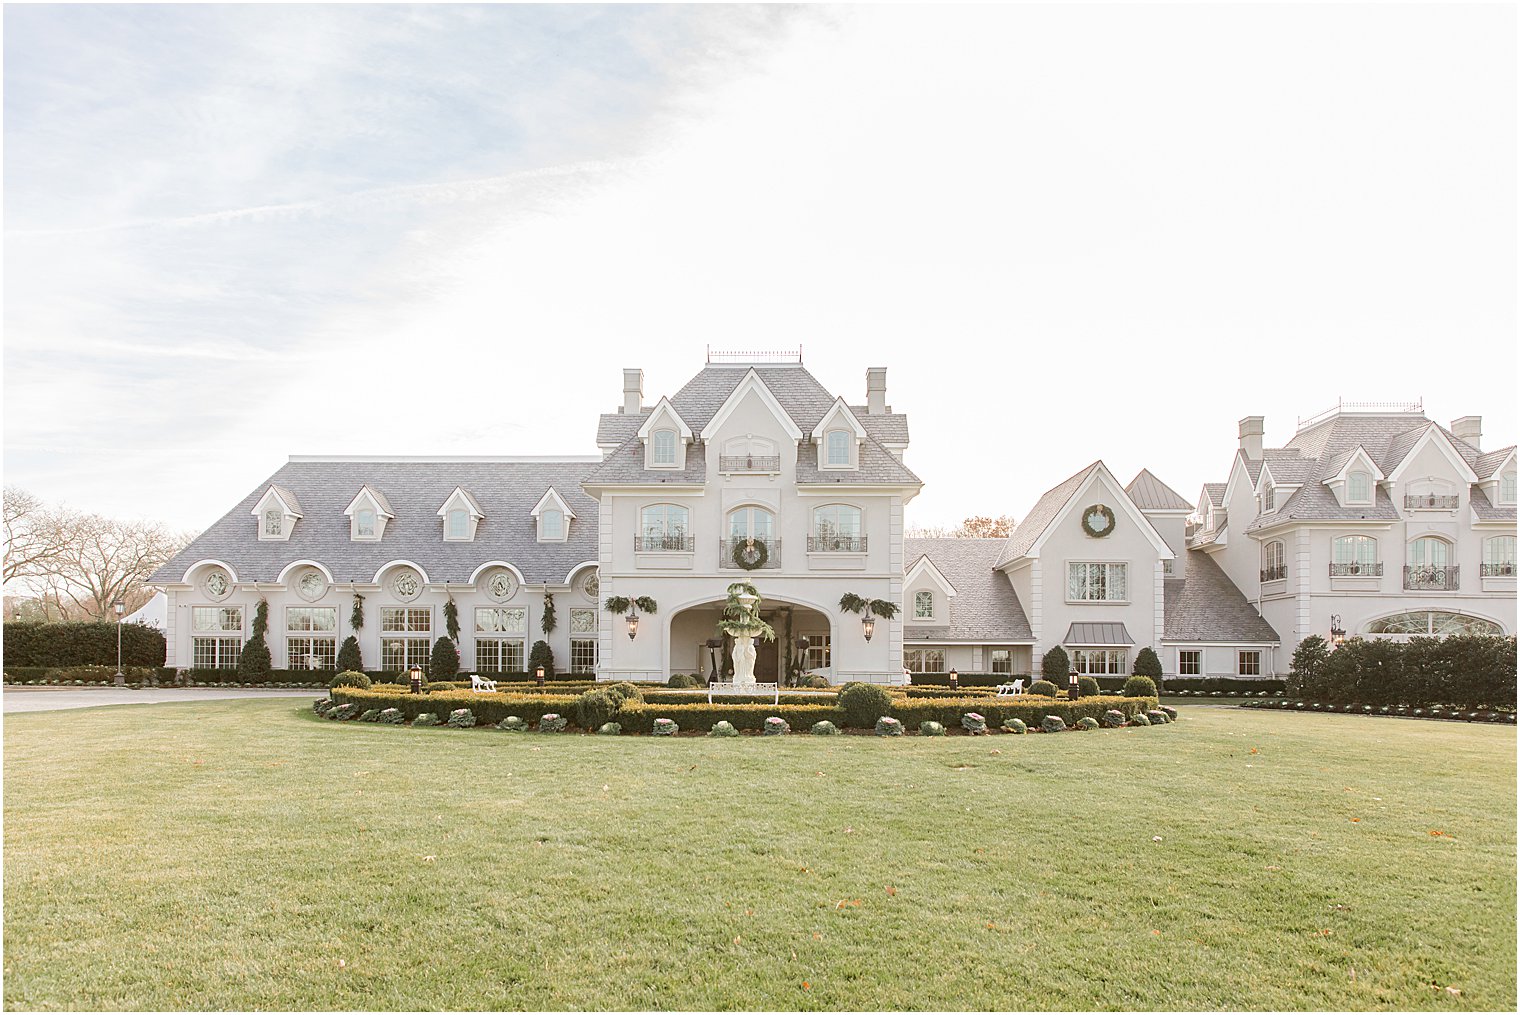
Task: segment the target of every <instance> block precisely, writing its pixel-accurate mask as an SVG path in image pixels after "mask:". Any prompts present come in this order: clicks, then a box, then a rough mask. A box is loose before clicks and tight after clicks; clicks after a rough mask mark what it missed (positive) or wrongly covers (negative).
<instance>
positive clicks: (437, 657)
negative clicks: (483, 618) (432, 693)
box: [428, 635, 459, 680]
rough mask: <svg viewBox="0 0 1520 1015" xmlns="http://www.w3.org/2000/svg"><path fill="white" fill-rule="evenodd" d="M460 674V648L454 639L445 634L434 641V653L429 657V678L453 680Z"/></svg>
mask: <svg viewBox="0 0 1520 1015" xmlns="http://www.w3.org/2000/svg"><path fill="white" fill-rule="evenodd" d="M458 675H459V649H458V648H457V647H455V645H454V641H453V639H451V638H450V637H449V636H448V635H444V636H443V637H442V638H439V639H438V640H437V641H435V642H433V654H432V656H431V657H430V658H429V659H428V679H429V680H453V679H454V678H455V677H456V676H458Z"/></svg>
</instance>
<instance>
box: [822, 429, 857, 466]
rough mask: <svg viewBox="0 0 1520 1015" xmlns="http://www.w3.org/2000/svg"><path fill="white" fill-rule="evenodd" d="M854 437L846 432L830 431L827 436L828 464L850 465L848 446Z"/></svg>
mask: <svg viewBox="0 0 1520 1015" xmlns="http://www.w3.org/2000/svg"><path fill="white" fill-rule="evenodd" d="M853 437H854V435H853V434H851V433H850V431H848V430H830V431H829V436H828V463H829V464H830V465H849V464H850V444H851V442H852V440H853Z"/></svg>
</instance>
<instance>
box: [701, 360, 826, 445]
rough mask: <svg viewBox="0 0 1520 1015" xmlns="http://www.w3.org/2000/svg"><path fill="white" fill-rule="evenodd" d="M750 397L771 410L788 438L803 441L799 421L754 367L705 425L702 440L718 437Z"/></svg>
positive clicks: (735, 386)
mask: <svg viewBox="0 0 1520 1015" xmlns="http://www.w3.org/2000/svg"><path fill="white" fill-rule="evenodd" d="M749 395H754V396H756V397H757V398H759V399H760V401H761V402H762V403H764V405H765V406H766V407H767V408H768V409H770V411H771V415H773V416H775V417H776V421H777V422H778V423H780V424H781V429H782V430H783V431H784V432H785V433H786V435H787V436H788V437H790V438H791V439H792V440H801V439H802V435H803V432H804V431H803V430H802V429H801V428H800V427H798V425H797V421H796V420H795V419H793V418H792V416H791V414H790V413H789V412H787V411H786V408H785V407H784V406H782V404H781V402H780V401H779V400H778V399H777V398H776V395H775V393H774V392H772V391H771V389H770V387H769V386H767V385H766V383H765V380H764V378H762V377H761V376H760V373H759V371H757V370H756V369H755V368H754V367H751V368H750V369H749V370H748V371H747V372H746V373H745V374H744V376H743V377H742V378H740V379H739V383H738V384H736V385H734V389H733V390H732V391H730V392H729V393H728V397H727V398H725V399H724V400H723V404H722V405H720V406H718V408H717V411H715V412H714V413H713V414H712V418H710V419H709V420H708V421H707V422H706V423H705V424H703V426H702V431H701V433H702V439H703V440H704V441H707V440H711V439H712V438H713V437H715V436H717V433H718V430H719V429H721V428H722V426H723V424H724V423H725V422H726V421H727V420H728V417H729V416H730V415H732V414H733V412H734V410H735V409H737V408H738V407H739V405H740V403H742V402H743V401H744V399H745V398H746V397H748V396H749Z"/></svg>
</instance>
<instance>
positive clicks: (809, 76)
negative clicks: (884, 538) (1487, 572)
mask: <svg viewBox="0 0 1520 1015" xmlns="http://www.w3.org/2000/svg"><path fill="white" fill-rule="evenodd" d="M4 19H5V25H4V27H5V32H4V41H5V72H4V73H5V80H4V85H5V93H4V100H5V351H4V352H5V356H4V360H5V363H4V365H5V378H4V393H5V414H4V421H5V481H6V482H7V483H8V484H18V485H21V486H23V487H25V488H28V489H30V490H32V491H33V492H35V493H37V494H39V495H41V496H42V497H44V498H45V499H48V500H53V501H66V502H67V503H69V504H71V505H73V506H75V507H80V508H88V509H91V510H99V511H103V512H106V513H111V514H116V515H121V516H147V517H155V518H161V519H163V520H165V521H168V522H170V523H172V524H173V525H175V526H177V527H183V528H188V529H199V528H202V527H204V526H206V525H207V524H209V523H210V522H212V521H213V520H215V519H216V518H217V517H219V516H220V515H221V514H222V513H224V512H225V511H226V510H227V508H228V507H229V506H230V505H231V504H232V503H234V502H235V501H237V500H238V499H239V498H240V497H242V496H243V495H244V494H245V493H247V492H248V491H249V490H251V489H252V488H254V487H256V486H258V485H259V483H260V481H261V480H262V479H264V478H265V477H266V476H267V475H268V474H269V473H271V472H272V471H274V469H276V468H277V467H278V466H279V465H280V463H281V462H282V461H284V459H285V456H287V455H289V454H321V453H356V454H358V453H363V454H383V453H398V454H426V453H440V454H472V453H478V454H548V453H570V454H586V453H594V452H595V450H596V449H595V446H594V440H593V438H594V434H595V425H596V414H597V413H598V412H605V411H612V410H613V409H614V408H615V407H616V405H617V403H618V401H619V399H620V388H621V374H620V370H621V368H623V367H625V366H641V367H643V368H644V369H645V371H646V374H647V380H646V388H645V390H646V394H647V395H648V396H649V400H650V401H653V400H654V398H655V397H657V396H659V395H660V394H668V393H673V392H674V391H675V390H676V389H677V388H679V387H680V386H681V384H682V383H684V381H685V380H686V379H687V378H688V377H689V376H690V375H691V374H692V373H693V372H695V371H696V370H697V369H698V368H700V366H701V364H702V362H703V356H704V350H705V348H706V347H707V346H709V345H711V346H713V347H714V348H718V349H748V348H759V349H795V348H796V347H798V346H801V347H802V348H803V351H804V358H805V361H806V363H807V365H808V366H809V367H810V369H812V370H813V372H814V373H815V374H816V375H817V376H818V377H819V379H820V380H822V381H823V382H824V384H825V385H827V386H829V387H830V388H832V389H834V390H836V391H838V392H839V393H841V394H844V395H846V396H847V397H848V398H849V399H850V400H851V401H861V400H863V399H864V392H865V370H866V367H868V366H874V365H884V366H887V367H888V368H889V373H888V395H889V400H890V401H891V402H892V404H893V405H894V407H895V408H896V409H897V410H899V411H906V412H908V413H909V414H910V422H911V425H912V428H913V446H912V448H911V449H910V450H909V463H910V464H911V465H912V466H913V467H914V468H915V469H916V470H917V471H918V472H919V474H920V475H921V476H923V477H924V479H925V480H926V481H927V487H926V489H925V492H924V493H923V495H922V496H920V497H919V498H918V500H916V501H915V502H914V503H913V505H911V506H910V508H909V520H910V522H916V523H918V524H952V523H954V522H955V521H957V520H959V519H960V518H962V517H963V516H965V515H967V514H970V513H1003V512H1010V513H1014V514H1016V515H1022V514H1023V513H1024V512H1025V511H1027V510H1028V509H1029V507H1030V506H1031V504H1032V503H1033V502H1034V500H1035V499H1036V498H1037V497H1038V495H1039V494H1040V493H1041V492H1042V491H1043V490H1045V489H1046V488H1048V487H1050V486H1052V485H1054V484H1055V483H1057V482H1059V481H1060V480H1061V479H1063V478H1065V477H1066V476H1068V475H1069V474H1071V473H1073V472H1075V471H1077V470H1078V469H1080V468H1081V467H1083V466H1085V465H1086V464H1087V463H1088V462H1090V461H1092V460H1093V459H1095V458H1102V459H1104V460H1105V461H1106V462H1107V463H1108V464H1109V466H1110V467H1112V468H1113V469H1114V470H1115V471H1116V472H1117V473H1119V474H1120V476H1121V478H1122V479H1126V480H1127V479H1128V478H1129V476H1130V475H1132V474H1133V473H1134V472H1135V471H1137V470H1138V469H1139V468H1140V467H1142V466H1147V467H1149V468H1151V469H1152V470H1153V471H1155V472H1156V473H1157V474H1158V475H1160V476H1161V477H1162V478H1163V479H1165V480H1166V481H1168V482H1169V483H1171V484H1172V485H1173V486H1175V487H1176V488H1177V489H1178V490H1180V491H1181V492H1182V493H1183V494H1184V495H1185V496H1187V497H1189V498H1192V497H1194V496H1195V495H1196V492H1197V490H1198V487H1199V485H1200V484H1201V483H1202V482H1204V481H1205V480H1216V479H1223V478H1224V473H1225V469H1226V466H1227V464H1228V461H1229V456H1230V454H1231V452H1232V451H1233V449H1234V447H1235V422H1236V420H1237V419H1238V418H1239V417H1241V416H1244V415H1248V414H1262V415H1265V416H1266V417H1267V438H1268V442H1269V443H1281V442H1283V441H1285V440H1286V439H1288V437H1290V436H1291V434H1292V431H1293V428H1294V425H1295V421H1296V419H1297V417H1299V416H1308V415H1311V414H1313V413H1315V412H1317V411H1319V410H1321V409H1324V408H1326V407H1327V406H1330V405H1332V404H1334V403H1335V401H1336V400H1337V398H1341V397H1344V398H1346V399H1348V400H1394V399H1415V398H1423V399H1424V404H1425V407H1426V409H1427V410H1428V411H1429V412H1430V414H1431V415H1432V416H1434V417H1435V418H1437V419H1439V420H1441V421H1443V422H1446V421H1449V420H1450V419H1452V418H1455V417H1457V416H1462V415H1467V414H1472V413H1476V414H1481V415H1482V416H1483V417H1484V420H1485V425H1484V430H1485V446H1499V445H1500V444H1508V443H1512V442H1513V441H1514V440H1515V433H1516V429H1517V426H1516V411H1515V406H1516V397H1515V396H1516V385H1515V380H1516V351H1515V338H1516V281H1515V280H1516V268H1517V266H1516V206H1515V182H1514V181H1515V179H1516V173H1517V166H1516V54H1515V38H1516V24H1515V19H1516V14H1515V10H1514V8H1513V7H1512V6H1509V5H1488V6H1471V7H1457V6H1403V5H1398V6H1395V5H1328V6H1300V5H1294V6H1230V5H1213V4H1211V5H1184V6H1158V7H1149V6H1139V5H1135V6H1123V7H1108V6H1092V5H1085V4H1074V5H1064V6H1058V7H1045V6H1017V7H1000V8H991V7H974V8H954V9H943V8H935V9H927V8H925V9H918V8H904V7H888V8H829V7H806V8H780V7H766V8H746V7H706V6H703V7H629V6H619V7H580V6H578V7H453V6H451V7H429V6H421V7H353V6H346V7H321V6H316V7H312V6H305V7H282V6H272V5H271V6H260V7H255V6H248V7H238V6H217V7H186V6H163V7H130V6H110V7H77V6H75V7H62V6H48V7H33V6H22V7H18V6H8V7H7V8H6V9H5V12H4Z"/></svg>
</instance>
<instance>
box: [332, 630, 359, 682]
mask: <svg viewBox="0 0 1520 1015" xmlns="http://www.w3.org/2000/svg"><path fill="white" fill-rule="evenodd" d="M338 669H340V670H358V671H359V672H361V673H362V672H364V653H362V652H360V651H359V639H358V638H355V637H354V636H353V635H349V636H348V637H347V638H344V639H343V644H342V645H339V646H338Z"/></svg>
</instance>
